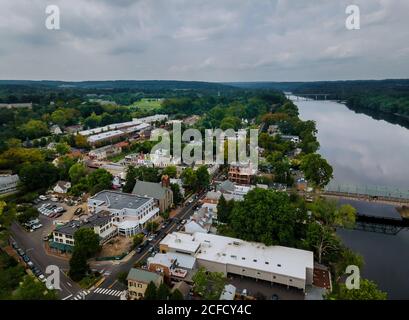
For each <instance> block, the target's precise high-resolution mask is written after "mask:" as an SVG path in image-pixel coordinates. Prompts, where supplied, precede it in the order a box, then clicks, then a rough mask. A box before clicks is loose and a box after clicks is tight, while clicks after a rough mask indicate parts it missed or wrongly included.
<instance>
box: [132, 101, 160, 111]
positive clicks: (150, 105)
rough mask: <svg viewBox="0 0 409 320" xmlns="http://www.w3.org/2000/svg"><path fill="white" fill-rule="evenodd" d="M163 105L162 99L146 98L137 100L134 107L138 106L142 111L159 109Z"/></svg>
mask: <svg viewBox="0 0 409 320" xmlns="http://www.w3.org/2000/svg"><path fill="white" fill-rule="evenodd" d="M161 105H162V99H155V98H144V99H141V100H139V101H137V102H135V103H134V104H133V105H132V107H136V108H137V109H138V110H140V111H152V110H157V109H159V108H160V107H161Z"/></svg>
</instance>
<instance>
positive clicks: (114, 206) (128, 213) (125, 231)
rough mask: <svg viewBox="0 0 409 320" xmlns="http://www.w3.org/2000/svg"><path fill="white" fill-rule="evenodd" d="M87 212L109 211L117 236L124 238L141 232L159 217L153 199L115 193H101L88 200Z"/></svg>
mask: <svg viewBox="0 0 409 320" xmlns="http://www.w3.org/2000/svg"><path fill="white" fill-rule="evenodd" d="M88 210H89V212H91V213H98V212H101V211H109V212H110V213H111V215H112V217H113V223H114V225H115V226H116V227H117V228H118V232H119V234H120V235H124V236H133V235H135V234H137V233H139V232H141V231H142V229H143V228H144V227H145V226H146V223H147V222H148V221H150V220H152V219H154V218H157V217H158V216H159V208H158V206H157V204H156V201H155V200H154V199H153V198H149V197H141V196H137V195H134V194H128V193H122V192H116V191H101V192H99V193H97V194H96V195H95V196H93V197H91V198H89V199H88Z"/></svg>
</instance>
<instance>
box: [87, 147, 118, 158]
mask: <svg viewBox="0 0 409 320" xmlns="http://www.w3.org/2000/svg"><path fill="white" fill-rule="evenodd" d="M121 152H122V148H121V146H120V145H109V146H105V147H101V148H98V149H94V150H91V151H90V152H89V154H88V156H89V157H90V158H91V159H92V160H105V159H107V158H109V157H113V156H116V155H118V154H121Z"/></svg>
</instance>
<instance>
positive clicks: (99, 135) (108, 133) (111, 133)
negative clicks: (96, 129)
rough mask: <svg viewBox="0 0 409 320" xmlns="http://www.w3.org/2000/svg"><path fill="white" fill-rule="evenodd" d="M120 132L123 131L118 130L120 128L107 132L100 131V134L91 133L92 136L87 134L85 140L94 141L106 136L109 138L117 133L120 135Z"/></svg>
mask: <svg viewBox="0 0 409 320" xmlns="http://www.w3.org/2000/svg"><path fill="white" fill-rule="evenodd" d="M121 134H124V133H123V131H120V130H113V131H107V132H102V133H100V134H96V135H93V136H89V137H88V139H87V140H88V141H89V142H96V141H99V140H104V139H108V138H111V137H115V136H118V135H121Z"/></svg>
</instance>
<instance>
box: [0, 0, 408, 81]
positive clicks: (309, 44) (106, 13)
mask: <svg viewBox="0 0 409 320" xmlns="http://www.w3.org/2000/svg"><path fill="white" fill-rule="evenodd" d="M49 4H55V5H58V6H59V8H60V14H61V29H60V30H58V31H56V30H53V31H52V30H47V29H46V27H45V19H46V13H45V8H46V6H47V5H49ZM350 4H357V5H359V7H360V10H361V30H354V31H350V30H347V29H346V28H345V20H346V18H347V14H346V13H345V9H346V7H347V6H348V5H350ZM408 12H409V1H408V0H354V1H351V0H345V1H344V0H340V1H328V0H69V1H68V0H48V1H45V0H0V41H1V45H0V79H33V80H40V79H48V80H110V79H174V80H203V81H315V80H344V79H384V78H408V77H409V41H408V39H409V19H408Z"/></svg>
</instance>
